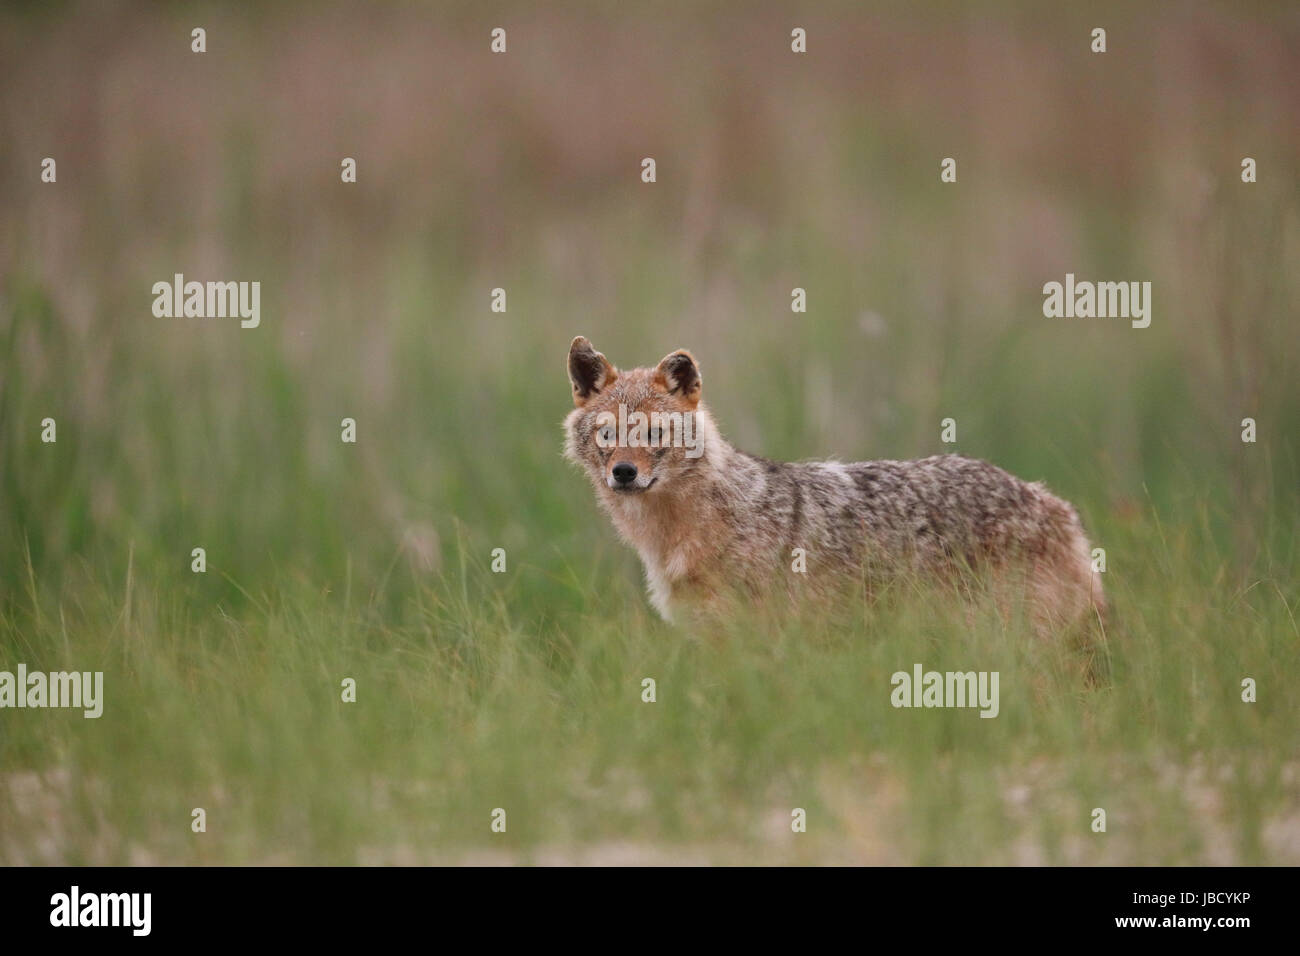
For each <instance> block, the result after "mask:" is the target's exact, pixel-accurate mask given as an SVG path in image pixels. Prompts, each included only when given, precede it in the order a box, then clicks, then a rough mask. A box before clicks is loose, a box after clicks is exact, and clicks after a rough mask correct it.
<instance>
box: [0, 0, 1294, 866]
mask: <svg viewBox="0 0 1300 956" xmlns="http://www.w3.org/2000/svg"><path fill="white" fill-rule="evenodd" d="M213 9H214V10H215V9H216V8H213ZM207 10H208V8H202V9H199V8H195V9H194V10H187V11H186V12H185V13H180V12H173V11H168V10H166V9H164V8H162V7H154V6H146V7H143V8H141V9H138V10H135V11H132V10H129V9H125V10H118V9H115V8H114V9H109V10H105V9H104V8H102V7H99V6H97V5H93V4H86V5H67V6H60V7H57V8H55V9H53V10H52V11H48V12H47V11H44V10H43V9H41V8H36V7H32V8H30V9H29V8H26V7H23V8H18V9H17V10H15V9H13V8H11V9H8V10H6V11H4V12H0V142H3V143H4V144H5V145H4V147H3V149H0V210H2V211H3V212H2V214H0V344H2V348H3V352H2V353H0V354H2V355H3V364H2V365H0V670H9V671H13V670H14V669H15V668H16V666H17V664H18V663H20V662H21V663H24V664H26V666H27V668H28V669H29V670H102V671H103V672H104V688H105V690H104V693H105V703H104V713H103V716H102V717H101V718H99V719H97V720H87V719H84V718H83V717H82V716H81V713H80V711H75V712H74V711H64V710H9V709H5V710H0V863H6V864H26V863H56V862H58V863H108V864H127V863H151V862H158V863H437V862H466V863H513V862H522V863H557V862H558V863H566V862H592V863H623V862H648V863H697V862H698V863H787V862H788V863H888V864H914V863H943V864H951V863H1079V864H1118V863H1132V864H1190V863H1211V864H1227V863H1247V864H1296V863H1300V760H1298V759H1297V753H1300V719H1298V718H1300V690H1298V688H1300V654H1298V653H1297V651H1298V650H1300V628H1298V627H1297V617H1300V543H1298V541H1297V539H1298V537H1300V535H1298V534H1297V532H1298V531H1300V496H1298V495H1297V489H1298V488H1300V454H1298V453H1297V452H1298V448H1297V436H1300V387H1297V377H1296V372H1295V369H1296V368H1297V363H1298V361H1300V355H1298V354H1297V353H1298V351H1300V349H1298V348H1297V343H1298V342H1300V337H1298V336H1297V335H1296V332H1295V318H1296V315H1297V314H1298V311H1300V269H1298V268H1297V263H1298V262H1300V196H1298V195H1297V183H1300V177H1298V176H1297V173H1298V172H1300V170H1298V169H1297V156H1298V155H1300V127H1297V126H1296V124H1295V122H1294V119H1295V117H1296V116H1297V115H1300V63H1298V62H1297V60H1296V58H1295V56H1294V50H1295V48H1296V46H1297V44H1298V43H1300V18H1298V17H1297V16H1296V14H1295V13H1294V12H1291V13H1286V12H1283V11H1282V10H1275V9H1273V8H1272V7H1268V6H1263V5H1261V6H1258V7H1255V6H1252V5H1247V6H1246V7H1245V8H1244V10H1243V9H1239V5H1230V4H1214V3H1205V4H1191V5H1187V6H1186V7H1180V8H1179V10H1178V12H1170V11H1168V10H1165V9H1163V8H1160V9H1154V8H1153V11H1152V12H1151V13H1150V14H1146V13H1142V12H1140V11H1139V10H1135V9H1133V8H1132V6H1131V5H1129V4H1118V3H1117V4H1114V5H1106V4H1103V5H1101V6H1100V8H1099V9H1095V10H1090V11H1089V12H1088V16H1087V17H1086V18H1085V17H1083V16H1081V15H1080V14H1078V13H1076V12H1073V11H1070V10H1047V9H1044V10H1036V9H1035V8H1034V6H1032V5H1021V4H1008V3H999V4H991V5H988V6H987V7H986V9H985V10H984V11H983V12H982V13H981V14H979V15H975V14H971V15H969V16H966V15H955V14H952V13H950V12H948V7H947V5H942V4H936V5H933V6H927V5H924V4H921V5H915V6H908V7H903V6H901V5H900V6H899V7H897V8H887V9H886V10H884V11H875V12H865V11H863V10H861V9H860V8H859V7H858V6H857V5H849V4H845V5H842V6H837V5H833V4H828V5H826V6H824V7H823V8H821V12H819V13H817V14H816V15H809V16H806V17H801V19H800V21H799V22H798V23H797V24H793V23H791V22H790V18H789V15H788V14H787V13H785V12H783V11H782V10H781V8H779V7H778V6H775V5H773V6H764V5H761V4H760V5H745V6H744V7H743V8H742V7H740V6H736V7H729V6H726V5H717V6H710V7H709V8H708V9H707V11H706V10H705V9H703V8H696V7H693V6H689V5H678V4H674V5H668V6H664V7H653V6H652V7H650V8H649V9H646V8H643V7H637V8H636V9H635V10H633V9H628V10H625V11H624V10H621V9H620V10H618V12H615V9H614V8H610V7H606V6H602V5H595V4H568V5H562V6H560V7H558V8H554V9H550V10H548V11H547V12H539V11H537V10H534V9H533V8H532V6H531V5H522V4H521V5H509V4H507V5H502V6H500V7H497V8H494V9H493V10H492V11H491V12H490V13H484V12H481V11H479V10H478V9H477V8H476V7H475V6H473V5H468V4H463V5H456V4H453V5H445V6H432V5H430V6H417V5H405V4H403V5H393V6H385V7H381V8H379V9H378V10H377V11H371V12H366V13H359V14H354V13H350V12H348V11H347V10H346V8H344V7H334V6H326V5H315V4H312V5H304V6H302V7H296V6H286V7H283V8H281V7H276V9H275V12H272V13H269V14H265V15H263V16H261V17H257V18H253V19H250V18H249V14H248V13H240V14H238V15H235V14H233V13H225V14H219V13H216V12H213V13H211V14H208V13H207ZM191 20H193V21H194V22H191ZM1094 20H1096V21H1097V22H1094ZM1099 23H1100V24H1101V25H1105V26H1107V27H1108V31H1109V50H1108V52H1107V53H1105V54H1102V55H1097V54H1092V53H1090V52H1089V49H1088V42H1089V41H1088V37H1089V31H1090V30H1091V28H1092V27H1093V26H1096V25H1098V24H1099ZM197 25H202V26H204V27H205V29H206V30H207V33H208V41H207V52H206V53H204V54H195V53H192V52H191V51H190V30H191V29H192V28H193V27H194V26H197ZM794 25H801V26H804V27H805V28H806V29H807V30H808V35H809V52H808V53H807V54H806V55H803V56H798V55H795V54H792V53H791V52H790V50H789V32H790V29H791V27H792V26H794ZM493 26H505V27H506V28H507V29H508V35H509V48H508V52H507V53H506V54H505V55H503V56H493V55H492V54H491V53H490V52H489V50H488V40H489V37H488V32H489V30H490V29H491V28H492V27H493ZM46 156H49V157H54V158H56V160H57V176H58V178H57V182H55V183H43V182H41V180H40V168H41V167H40V164H41V159H42V158H44V157H46ZM645 156H653V157H655V159H656V161H657V167H658V169H657V172H658V180H657V182H655V183H653V184H644V183H642V182H641V180H640V176H639V174H640V163H641V159H642V157H645ZM948 156H952V157H955V158H956V159H957V162H958V181H957V183H955V184H941V183H940V181H939V165H940V160H941V159H942V158H944V157H948ZM1244 156H1251V157H1253V158H1255V159H1256V160H1257V161H1258V168H1259V181H1258V182H1256V183H1253V184H1245V183H1242V182H1241V180H1240V164H1241V159H1242V157H1244ZM343 157H354V158H355V159H356V160H357V169H358V181H357V182H356V183H355V184H343V183H342V182H340V177H339V172H340V161H341V159H342V158H343ZM177 272H182V273H185V274H186V276H187V278H194V279H199V280H258V281H260V282H261V283H262V286H261V288H262V299H261V311H262V321H261V325H260V327H259V328H256V329H241V328H240V327H239V323H238V321H236V320H227V319H194V318H191V319H184V318H176V319H160V318H155V317H154V316H153V315H152V313H151V304H152V301H153V296H152V295H151V293H150V289H151V286H152V284H153V283H154V282H156V281H160V280H161V281H170V279H171V277H172V276H173V274H174V273H177ZM1067 272H1071V273H1075V274H1076V275H1077V276H1079V277H1080V278H1089V279H1099V280H1116V281H1119V280H1125V281H1127V280H1148V281H1150V282H1151V283H1152V288H1153V308H1152V322H1151V326H1150V327H1149V328H1147V329H1133V328H1131V327H1130V326H1129V323H1128V322H1127V321H1125V320H1118V319H1048V318H1045V317H1044V316H1043V312H1042V304H1043V297H1042V286H1043V284H1044V283H1045V282H1049V281H1062V280H1063V278H1064V276H1065V274H1066V273H1067ZM498 287H499V288H504V289H505V290H506V293H507V297H508V299H507V301H508V306H507V311H506V312H504V313H497V312H493V311H491V309H490V304H491V291H492V290H493V289H494V288H498ZM794 287H802V288H805V289H806V290H807V293H808V312H807V313H806V314H794V313H792V312H791V310H790V292H791V289H792V288H794ZM578 333H582V334H585V335H587V336H589V337H590V338H591V339H592V340H593V341H594V342H595V344H596V346H597V347H598V348H600V349H601V350H602V351H603V352H605V353H606V354H607V355H609V356H610V358H611V359H613V360H614V361H615V362H617V363H620V364H628V365H638V364H649V363H652V362H655V361H657V360H658V359H659V358H660V357H662V356H663V355H664V354H665V353H666V352H668V351H670V350H671V349H674V348H678V347H687V348H690V349H691V350H692V351H693V353H694V354H695V356H696V357H697V358H698V359H699V361H700V364H701V367H702V371H703V377H704V399H705V401H706V402H707V403H708V404H709V405H710V407H711V408H712V410H713V412H714V414H715V416H716V417H717V419H718V420H719V422H720V423H721V425H722V427H723V430H724V432H725V433H726V434H727V436H728V437H729V438H730V439H731V440H732V441H734V442H735V443H736V444H738V445H739V446H741V447H742V448H745V449H747V450H749V451H752V452H755V453H759V454H764V455H767V456H771V457H780V458H812V457H837V458H841V459H844V460H854V459H866V458H903V457H913V456H919V455H926V454H933V453H938V452H942V451H952V450H956V451H960V452H962V453H964V454H968V455H973V456H977V457H982V458H987V459H989V460H991V461H993V462H995V463H997V464H999V465H1001V466H1002V467H1004V468H1006V469H1008V470H1010V471H1012V472H1014V473H1016V474H1018V475H1020V476H1021V477H1023V478H1026V479H1029V480H1042V481H1045V482H1046V483H1047V484H1048V485H1049V487H1051V488H1052V489H1053V490H1054V491H1055V492H1057V493H1058V494H1060V495H1061V496H1063V497H1066V498H1068V499H1070V500H1071V501H1073V502H1074V503H1075V504H1076V505H1077V506H1078V508H1079V511H1080V513H1081V515H1082V516H1083V518H1084V522H1085V525H1086V527H1087V528H1088V530H1089V533H1090V535H1091V537H1092V538H1093V539H1094V541H1095V543H1096V544H1097V545H1098V546H1100V547H1104V548H1105V549H1106V553H1107V572H1106V576H1105V579H1106V584H1107V587H1108V591H1109V594H1110V597H1111V601H1112V603H1113V605H1114V608H1115V615H1116V619H1115V624H1114V626H1113V627H1112V629H1111V633H1110V635H1109V641H1108V644H1107V648H1106V653H1107V658H1108V663H1109V667H1110V677H1109V680H1107V681H1105V682H1103V683H1101V684H1095V685H1094V684H1088V683H1086V682H1084V681H1082V680H1081V679H1080V677H1079V666H1078V665H1079V661H1078V658H1077V655H1076V654H1075V653H1074V652H1073V651H1072V650H1071V649H1070V648H1068V647H1064V646H1059V645H1056V644H1052V643H1045V642H1041V641H1037V640H1035V639H1034V638H1033V637H1032V636H1031V635H1030V634H1028V633H1027V632H1026V631H1024V630H1023V629H1021V628H1019V627H1015V626H1008V625H1004V624H1003V623H1001V622H1000V621H999V620H998V619H997V618H996V617H995V616H994V615H991V614H986V613H983V612H982V611H979V612H977V613H976V614H974V615H973V616H971V615H968V614H967V613H965V612H964V610H963V609H961V608H955V607H947V606H944V605H942V604H934V603H933V602H918V601H906V600H904V601H898V602H887V603H885V604H881V605H878V606H873V607H866V608H852V609H847V610H845V611H844V612H843V613H819V614H818V615H817V616H816V617H815V618H812V619H808V620H798V621H774V620H762V619H747V620H745V619H738V620H736V621H734V622H732V623H731V624H730V625H729V626H728V627H726V628H723V629H720V630H719V631H717V632H712V633H692V632H689V631H685V630H683V629H679V628H674V627H672V626H670V625H667V624H664V623H663V622H661V621H659V620H658V619H657V618H656V617H655V616H654V614H653V612H652V611H651V610H650V608H649V606H648V604H647V602H646V599H645V597H644V593H643V589H642V585H641V579H640V566H639V562H638V561H637V560H636V557H635V555H634V554H632V553H631V552H630V551H629V550H627V549H626V548H625V547H623V546H622V545H621V544H620V543H619V542H618V541H617V540H616V538H615V535H614V532H613V531H612V529H611V528H610V527H609V526H608V523H607V521H606V520H605V519H604V517H603V516H601V515H599V514H598V513H597V510H596V507H595V503H594V501H593V500H592V495H591V491H590V489H589V487H588V486H587V484H586V480H585V478H584V477H583V476H582V475H581V474H579V472H578V471H577V470H576V469H574V468H573V467H571V466H569V465H568V464H566V463H565V462H564V461H563V460H562V458H561V455H560V445H561V432H560V426H559V423H560V421H561V419H562V418H563V416H564V414H565V413H566V411H567V410H568V408H569V407H571V404H570V397H569V386H568V383H567V381H566V378H565V370H564V358H565V354H566V352H567V348H568V343H569V341H570V339H571V338H572V337H573V336H574V335H575V334H578ZM47 417H49V418H53V419H55V421H56V423H57V441H56V442H55V443H45V442H42V440H41V432H42V425H41V422H42V420H43V419H45V418H47ZM348 417H350V418H353V419H355V421H356V423H357V441H356V443H355V444H345V443H343V442H342V441H340V422H341V420H342V419H344V418H348ZM948 417H951V418H954V419H955V420H956V422H957V437H958V441H957V443H956V446H955V447H954V446H952V445H945V444H943V443H942V442H941V441H940V421H941V420H942V419H944V418H948ZM1246 417H1250V418H1253V419H1255V420H1256V422H1257V428H1258V439H1257V441H1256V442H1255V443H1244V442H1243V441H1242V440H1241V432H1242V426H1241V421H1242V419H1243V418H1246ZM196 547H202V548H204V549H205V551H206V555H207V571H206V573H203V574H196V573H193V572H192V571H191V551H192V549H193V548H196ZM494 548H504V549H505V551H506V554H507V571H506V573H504V574H497V573H493V572H492V571H491V570H490V563H491V553H492V550H493V549H494ZM917 662H920V663H922V664H924V665H925V667H926V668H927V669H936V670H962V671H965V670H972V669H973V670H996V671H998V672H999V673H1000V675H1001V709H1000V713H999V715H998V717H997V718H996V719H993V720H981V719H979V718H978V716H977V714H976V713H975V712H974V711H971V710H910V709H895V708H893V707H892V706H891V704H890V691H891V686H890V675H891V674H892V673H893V672H895V671H898V670H910V669H911V667H912V665H913V664H914V663H917ZM647 677H650V678H654V679H655V681H656V682H657V700H656V702H654V703H644V702H642V699H641V693H642V684H641V682H642V680H643V679H644V678H647ZM1247 677H1249V678H1253V679H1254V680H1255V681H1256V683H1257V687H1258V700H1257V701H1256V702H1254V703H1244V702H1243V701H1242V699H1241V694H1242V688H1241V682H1242V680H1243V679H1244V678H1247ZM345 678H352V679H354V680H355V681H356V688H357V691H356V701H355V703H345V702H343V701H342V700H341V693H340V687H341V682H342V681H343V680H344V679H345ZM197 807H202V808H204V809H205V810H206V813H207V830H206V832H204V833H195V832H192V831H191V811H192V810H193V809H194V808H197ZM796 807H800V808H804V809H805V810H806V811H807V818H808V828H807V832H806V833H799V834H796V833H792V832H791V827H790V820H791V810H792V809H793V808H796ZM1097 807H1100V808H1104V809H1105V810H1106V813H1107V831H1106V832H1105V833H1094V832H1093V831H1092V830H1091V828H1090V824H1091V822H1092V817H1091V813H1092V810H1093V809H1094V808H1097ZM495 808H504V809H505V810H506V812H507V819H508V826H507V830H506V832H504V833H494V832H492V831H491V829H490V823H491V814H492V811H493V810H494V809H495Z"/></svg>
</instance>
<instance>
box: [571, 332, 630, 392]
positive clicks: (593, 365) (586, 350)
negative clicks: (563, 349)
mask: <svg viewBox="0 0 1300 956" xmlns="http://www.w3.org/2000/svg"><path fill="white" fill-rule="evenodd" d="M616 378H618V369H616V368H614V366H613V365H611V364H609V359H607V358H605V356H603V355H601V354H600V353H599V352H597V351H596V350H595V349H593V348H592V347H591V343H590V342H588V341H587V339H586V338H585V337H584V336H581V335H579V336H578V337H577V338H575V339H574V340H573V342H572V344H570V346H569V381H570V382H572V383H573V404H574V405H576V406H577V407H579V408H581V407H582V406H583V405H586V404H587V399H589V398H591V396H592V395H594V394H595V393H596V392H599V391H600V390H601V389H603V388H604V387H605V386H607V385H609V384H610V383H611V382H613V381H614V379H616Z"/></svg>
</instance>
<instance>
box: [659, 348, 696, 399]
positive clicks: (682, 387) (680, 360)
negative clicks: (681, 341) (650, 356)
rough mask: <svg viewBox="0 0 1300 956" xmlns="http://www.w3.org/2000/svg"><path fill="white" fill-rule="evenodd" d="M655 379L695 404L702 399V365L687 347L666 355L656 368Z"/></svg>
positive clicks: (668, 390) (668, 389)
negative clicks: (696, 361)
mask: <svg viewBox="0 0 1300 956" xmlns="http://www.w3.org/2000/svg"><path fill="white" fill-rule="evenodd" d="M655 381H656V382H657V383H658V384H659V385H661V386H662V387H663V388H664V390H665V391H667V392H668V393H669V394H672V395H680V396H681V397H682V398H684V399H686V401H688V402H690V403H691V404H692V405H695V404H697V403H698V402H699V400H700V387H701V382H700V367H699V366H698V365H696V364H695V358H694V356H692V355H691V353H690V352H688V351H686V349H678V350H677V351H676V352H670V353H669V354H668V355H665V356H664V359H663V361H662V362H660V363H659V366H658V367H657V368H656V369H655Z"/></svg>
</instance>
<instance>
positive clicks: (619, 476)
mask: <svg viewBox="0 0 1300 956" xmlns="http://www.w3.org/2000/svg"><path fill="white" fill-rule="evenodd" d="M613 470H614V480H615V481H617V482H618V483H619V484H620V485H627V484H631V483H632V479H634V478H635V477H636V465H634V464H632V463H631V462H627V461H620V462H619V463H618V464H617V465H615V466H614V469H613Z"/></svg>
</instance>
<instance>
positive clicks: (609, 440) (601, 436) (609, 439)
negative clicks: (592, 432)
mask: <svg viewBox="0 0 1300 956" xmlns="http://www.w3.org/2000/svg"><path fill="white" fill-rule="evenodd" d="M596 444H598V445H601V446H608V445H612V444H614V426H613V425H605V426H603V427H601V428H598V429H596Z"/></svg>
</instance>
